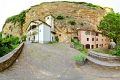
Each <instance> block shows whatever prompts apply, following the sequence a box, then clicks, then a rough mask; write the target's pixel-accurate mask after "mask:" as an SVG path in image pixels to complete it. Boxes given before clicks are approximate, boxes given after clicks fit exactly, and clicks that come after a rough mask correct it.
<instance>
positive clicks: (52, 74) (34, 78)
mask: <svg viewBox="0 0 120 80" xmlns="http://www.w3.org/2000/svg"><path fill="white" fill-rule="evenodd" d="M78 53H79V52H78V51H77V50H75V49H73V48H70V47H69V45H67V44H63V43H59V44H37V43H25V47H24V49H23V51H22V53H21V55H20V57H19V58H18V60H16V62H15V63H14V64H13V66H12V67H10V68H9V69H7V70H5V71H3V72H1V73H0V80H120V70H119V69H110V68H106V67H102V66H97V65H94V64H92V63H90V62H88V63H86V64H85V65H84V66H80V67H77V66H76V65H75V62H74V61H73V60H72V57H73V56H74V55H76V54H78Z"/></svg>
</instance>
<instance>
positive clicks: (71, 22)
mask: <svg viewBox="0 0 120 80" xmlns="http://www.w3.org/2000/svg"><path fill="white" fill-rule="evenodd" d="M68 23H69V24H70V25H76V22H75V21H69V22H68Z"/></svg>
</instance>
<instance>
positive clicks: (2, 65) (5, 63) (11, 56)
mask: <svg viewBox="0 0 120 80" xmlns="http://www.w3.org/2000/svg"><path fill="white" fill-rule="evenodd" d="M23 47H24V43H21V44H20V45H19V46H18V47H17V48H15V49H14V50H13V51H11V52H10V53H8V54H6V55H5V56H3V57H1V58H0V71H3V70H5V69H7V68H8V67H10V66H11V65H12V64H13V63H14V61H16V59H17V58H18V56H19V55H20V53H21V51H22V49H23Z"/></svg>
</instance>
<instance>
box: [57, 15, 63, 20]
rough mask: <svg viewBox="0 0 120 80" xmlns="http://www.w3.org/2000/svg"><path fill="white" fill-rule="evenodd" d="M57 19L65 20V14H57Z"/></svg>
mask: <svg viewBox="0 0 120 80" xmlns="http://www.w3.org/2000/svg"><path fill="white" fill-rule="evenodd" d="M56 19H57V20H63V19H64V16H62V15H59V16H57V18H56Z"/></svg>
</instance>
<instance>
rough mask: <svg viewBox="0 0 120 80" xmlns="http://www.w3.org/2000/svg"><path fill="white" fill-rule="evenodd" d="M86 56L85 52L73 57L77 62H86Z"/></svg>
mask: <svg viewBox="0 0 120 80" xmlns="http://www.w3.org/2000/svg"><path fill="white" fill-rule="evenodd" d="M86 58H87V57H86V55H85V53H84V52H81V53H80V54H78V55H76V56H74V57H73V59H74V60H75V61H77V62H84V61H85V60H86Z"/></svg>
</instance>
